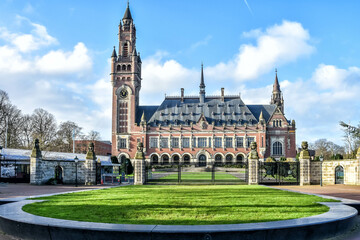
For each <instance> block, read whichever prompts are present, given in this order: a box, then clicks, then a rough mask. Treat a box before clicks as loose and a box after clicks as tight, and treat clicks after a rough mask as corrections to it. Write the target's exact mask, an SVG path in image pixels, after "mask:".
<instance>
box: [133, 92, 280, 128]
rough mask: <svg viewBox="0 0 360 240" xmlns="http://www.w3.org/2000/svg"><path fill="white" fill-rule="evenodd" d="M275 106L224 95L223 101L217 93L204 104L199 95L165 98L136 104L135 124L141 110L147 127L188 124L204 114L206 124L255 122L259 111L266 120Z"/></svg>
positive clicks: (138, 119)
mask: <svg viewBox="0 0 360 240" xmlns="http://www.w3.org/2000/svg"><path fill="white" fill-rule="evenodd" d="M275 109H276V105H275V104H271V105H245V103H244V102H243V101H242V99H241V98H240V96H225V99H224V102H223V101H221V97H220V96H214V97H207V98H206V99H205V102H204V103H200V100H199V97H197V96H194V97H184V102H181V98H180V97H166V98H165V100H164V101H163V102H162V103H161V105H160V106H139V107H138V111H137V116H136V119H137V123H140V119H141V115H142V113H143V112H144V113H145V118H146V121H147V123H148V124H149V125H150V126H157V125H159V124H161V125H162V126H167V125H169V124H172V125H180V124H182V125H185V126H186V125H190V124H191V123H194V124H195V123H196V122H197V121H198V120H199V118H200V116H201V115H202V114H204V117H205V118H206V120H207V122H208V123H210V124H211V123H212V122H215V125H223V124H224V123H225V125H233V124H235V123H236V124H240V125H243V124H245V123H246V124H249V125H251V124H257V123H258V121H259V116H260V112H261V111H263V116H264V118H265V121H266V122H267V121H268V120H269V118H270V117H271V115H272V114H273V112H274V111H275Z"/></svg>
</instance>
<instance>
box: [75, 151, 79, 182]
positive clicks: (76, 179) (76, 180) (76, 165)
mask: <svg viewBox="0 0 360 240" xmlns="http://www.w3.org/2000/svg"><path fill="white" fill-rule="evenodd" d="M74 162H75V187H77V186H78V177H77V172H78V170H77V167H78V162H79V159H78V157H77V156H75V158H74Z"/></svg>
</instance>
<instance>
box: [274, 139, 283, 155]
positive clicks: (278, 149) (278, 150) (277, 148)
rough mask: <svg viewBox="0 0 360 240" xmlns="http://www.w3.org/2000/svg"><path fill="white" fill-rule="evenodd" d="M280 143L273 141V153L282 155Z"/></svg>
mask: <svg viewBox="0 0 360 240" xmlns="http://www.w3.org/2000/svg"><path fill="white" fill-rule="evenodd" d="M282 154H283V153H282V144H281V142H274V143H273V155H282Z"/></svg>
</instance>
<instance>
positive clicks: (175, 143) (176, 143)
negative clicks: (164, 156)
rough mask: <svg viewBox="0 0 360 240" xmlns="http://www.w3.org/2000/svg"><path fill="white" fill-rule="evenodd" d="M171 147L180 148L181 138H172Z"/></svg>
mask: <svg viewBox="0 0 360 240" xmlns="http://www.w3.org/2000/svg"><path fill="white" fill-rule="evenodd" d="M171 147H173V148H178V147H179V138H171Z"/></svg>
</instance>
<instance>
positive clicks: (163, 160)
mask: <svg viewBox="0 0 360 240" xmlns="http://www.w3.org/2000/svg"><path fill="white" fill-rule="evenodd" d="M162 163H163V164H169V156H168V155H164V156H162Z"/></svg>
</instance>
